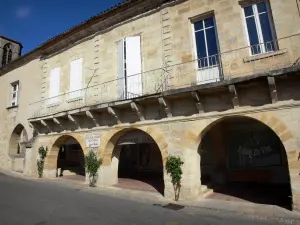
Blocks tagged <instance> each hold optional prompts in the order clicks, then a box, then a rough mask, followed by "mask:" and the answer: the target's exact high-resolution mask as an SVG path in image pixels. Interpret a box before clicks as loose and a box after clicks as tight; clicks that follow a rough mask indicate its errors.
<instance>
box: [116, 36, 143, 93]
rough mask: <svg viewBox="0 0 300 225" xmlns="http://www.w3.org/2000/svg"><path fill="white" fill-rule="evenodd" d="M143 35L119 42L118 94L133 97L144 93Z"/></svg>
mask: <svg viewBox="0 0 300 225" xmlns="http://www.w3.org/2000/svg"><path fill="white" fill-rule="evenodd" d="M141 73H142V58H141V37H140V36H134V37H127V38H125V39H123V40H121V41H119V43H118V94H119V97H120V98H133V97H137V96H139V95H141V94H142V76H141Z"/></svg>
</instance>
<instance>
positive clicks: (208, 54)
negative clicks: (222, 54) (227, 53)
mask: <svg viewBox="0 0 300 225" xmlns="http://www.w3.org/2000/svg"><path fill="white" fill-rule="evenodd" d="M194 30H195V39H196V49H197V58H198V67H199V68H207V67H211V66H216V65H218V64H219V55H218V54H219V50H218V45H217V35H216V29H215V22H214V18H213V17H209V18H207V19H204V20H200V21H198V22H196V23H194Z"/></svg>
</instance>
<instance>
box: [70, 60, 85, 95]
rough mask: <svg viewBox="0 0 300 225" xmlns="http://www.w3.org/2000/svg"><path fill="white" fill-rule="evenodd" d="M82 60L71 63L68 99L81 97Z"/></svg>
mask: <svg viewBox="0 0 300 225" xmlns="http://www.w3.org/2000/svg"><path fill="white" fill-rule="evenodd" d="M82 61H83V60H82V58H80V59H76V60H74V61H72V62H71V69H70V96H69V97H70V98H79V97H81V96H82V95H83V93H82V92H83V90H82V88H83V77H82Z"/></svg>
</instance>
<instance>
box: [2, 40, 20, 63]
mask: <svg viewBox="0 0 300 225" xmlns="http://www.w3.org/2000/svg"><path fill="white" fill-rule="evenodd" d="M22 48H23V46H22V44H21V43H19V42H17V41H14V40H12V39H9V38H7V37H4V36H0V67H3V66H6V65H7V64H9V63H10V62H11V61H13V60H15V59H17V58H19V57H20V56H21V52H22Z"/></svg>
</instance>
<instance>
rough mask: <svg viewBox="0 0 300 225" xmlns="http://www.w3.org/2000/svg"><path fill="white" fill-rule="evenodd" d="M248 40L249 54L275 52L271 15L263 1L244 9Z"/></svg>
mask: <svg viewBox="0 0 300 225" xmlns="http://www.w3.org/2000/svg"><path fill="white" fill-rule="evenodd" d="M243 11H244V16H245V21H246V27H247V33H248V40H249V44H250V46H251V54H252V55H256V54H261V53H266V52H271V51H275V50H276V45H275V43H274V34H273V32H272V25H271V21H272V20H271V13H270V10H269V6H268V4H267V3H266V2H265V1H262V2H259V3H256V4H252V5H249V6H246V7H244V10H243Z"/></svg>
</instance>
